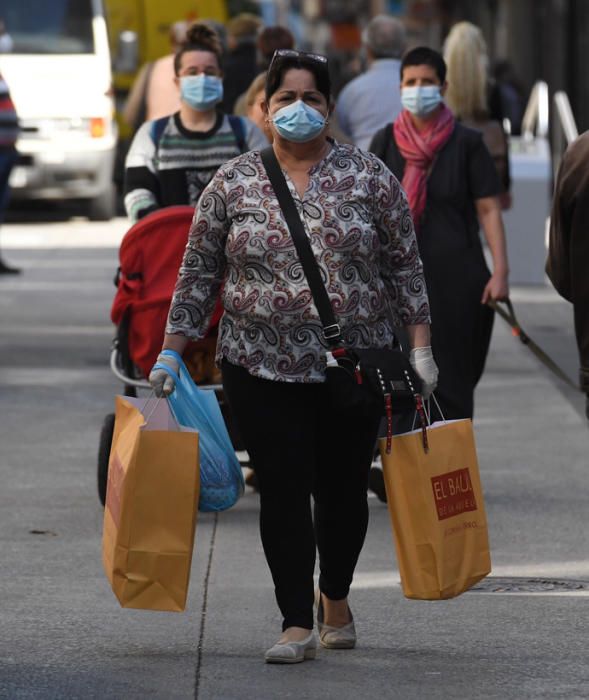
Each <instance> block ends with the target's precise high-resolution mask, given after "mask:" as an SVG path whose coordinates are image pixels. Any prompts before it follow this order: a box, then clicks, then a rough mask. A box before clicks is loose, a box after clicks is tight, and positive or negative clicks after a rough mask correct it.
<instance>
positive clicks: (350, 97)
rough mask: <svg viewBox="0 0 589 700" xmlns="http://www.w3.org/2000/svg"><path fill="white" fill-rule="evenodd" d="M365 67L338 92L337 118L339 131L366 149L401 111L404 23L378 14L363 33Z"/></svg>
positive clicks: (404, 39)
mask: <svg viewBox="0 0 589 700" xmlns="http://www.w3.org/2000/svg"><path fill="white" fill-rule="evenodd" d="M363 41H364V47H365V50H366V59H367V62H368V70H367V71H366V72H365V73H363V74H362V75H359V76H358V77H357V78H354V79H353V80H352V81H350V82H349V83H348V84H347V85H346V86H345V87H344V88H343V90H342V91H341V93H340V95H339V97H338V99H337V104H336V112H335V114H336V117H337V122H338V124H339V127H340V129H341V130H342V132H343V133H344V134H345V135H346V136H347V137H348V138H349V139H350V140H351V141H352V142H353V143H355V144H356V146H358V147H359V148H363V149H367V148H368V146H369V144H370V141H371V140H372V137H373V136H374V134H375V133H376V132H377V131H378V130H379V129H381V128H382V127H383V126H385V124H388V123H389V122H391V121H394V120H395V118H396V117H397V115H398V114H399V113H400V112H401V109H402V107H401V89H400V77H399V71H400V68H401V63H400V60H399V59H400V58H401V56H402V55H403V52H404V51H405V46H406V35H405V27H404V26H403V24H402V23H401V22H400V21H399V20H397V19H395V18H394V17H389V16H388V15H377V16H376V17H374V18H373V19H372V20H371V21H370V22H369V23H368V25H367V27H366V30H365V32H364V37H363Z"/></svg>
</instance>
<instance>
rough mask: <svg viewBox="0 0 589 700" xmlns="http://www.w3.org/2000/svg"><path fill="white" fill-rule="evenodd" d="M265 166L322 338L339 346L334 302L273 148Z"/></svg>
mask: <svg viewBox="0 0 589 700" xmlns="http://www.w3.org/2000/svg"><path fill="white" fill-rule="evenodd" d="M260 155H261V156H262V163H263V165H264V167H265V168H266V173H267V174H268V179H269V180H270V184H271V185H272V188H273V189H274V194H275V195H276V199H277V200H278V204H280V208H281V209H282V213H283V214H284V218H285V219H286V225H287V226H288V230H289V231H290V235H291V237H292V240H293V243H294V245H295V248H296V251H297V253H298V256H299V260H300V261H301V265H302V266H303V272H304V273H305V277H306V278H307V282H308V284H309V288H310V290H311V294H312V295H313V301H314V302H315V306H316V307H317V311H318V312H319V318H320V319H321V324H322V325H323V337H324V338H325V340H326V341H327V343H328V344H329V345H330V346H331V347H335V346H337V345H339V344H340V343H341V341H342V336H341V329H340V327H339V324H338V322H337V319H336V317H335V314H334V313H333V308H332V306H331V301H330V300H329V296H328V294H327V290H326V289H325V285H324V284H323V280H322V279H321V272H320V270H319V265H318V264H317V260H316V259H315V254H314V253H313V249H312V248H311V243H310V241H309V238H308V237H307V233H306V231H305V227H304V226H303V222H302V221H301V217H300V216H299V213H298V211H297V207H296V204H295V203H294V199H293V198H292V195H291V193H290V190H289V189H288V185H287V184H286V179H285V177H284V174H283V172H282V168H281V167H280V163H279V162H278V159H277V158H276V154H275V153H274V149H273V148H272V146H270V147H268V148H265V149H264V150H263V151H261V153H260Z"/></svg>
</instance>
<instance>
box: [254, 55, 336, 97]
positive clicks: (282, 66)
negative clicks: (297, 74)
mask: <svg viewBox="0 0 589 700" xmlns="http://www.w3.org/2000/svg"><path fill="white" fill-rule="evenodd" d="M291 68H298V69H299V70H308V71H309V73H312V74H313V76H314V77H315V84H316V85H317V90H318V91H319V92H320V93H321V94H322V95H323V96H324V97H325V99H326V100H327V102H329V101H330V100H331V78H330V77H329V68H328V65H327V58H325V56H320V55H318V54H312V53H303V52H302V51H292V50H287V49H283V50H279V51H276V53H275V54H274V57H273V58H272V62H271V63H270V68H269V69H268V77H267V78H266V101H267V102H269V101H270V98H271V97H272V95H273V94H274V93H275V92H276V90H278V88H279V87H280V85H281V84H282V78H283V76H284V74H285V73H286V71H288V70H290V69H291Z"/></svg>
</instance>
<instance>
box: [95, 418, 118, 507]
mask: <svg viewBox="0 0 589 700" xmlns="http://www.w3.org/2000/svg"><path fill="white" fill-rule="evenodd" d="M114 430H115V414H114V413H109V414H108V415H107V416H105V418H104V422H103V424H102V429H101V431H100V442H99V443H98V498H99V499H100V502H101V503H102V505H104V504H105V503H106V482H107V481H108V460H109V457H110V448H111V445H112V438H113V433H114Z"/></svg>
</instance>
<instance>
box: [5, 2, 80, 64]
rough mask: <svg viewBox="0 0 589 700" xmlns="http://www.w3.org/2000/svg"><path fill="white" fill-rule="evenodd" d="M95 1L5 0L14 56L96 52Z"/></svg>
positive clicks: (6, 28) (6, 23) (8, 30)
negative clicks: (15, 54)
mask: <svg viewBox="0 0 589 700" xmlns="http://www.w3.org/2000/svg"><path fill="white" fill-rule="evenodd" d="M93 15H94V12H93V9H92V0H51V2H47V0H28V2H23V0H2V3H1V4H0V20H4V27H5V31H6V33H7V34H8V35H9V36H10V38H11V39H12V49H11V53H20V54H23V53H27V54H60V53H61V54H62V53H93V52H94V38H93V33H92V17H93Z"/></svg>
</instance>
